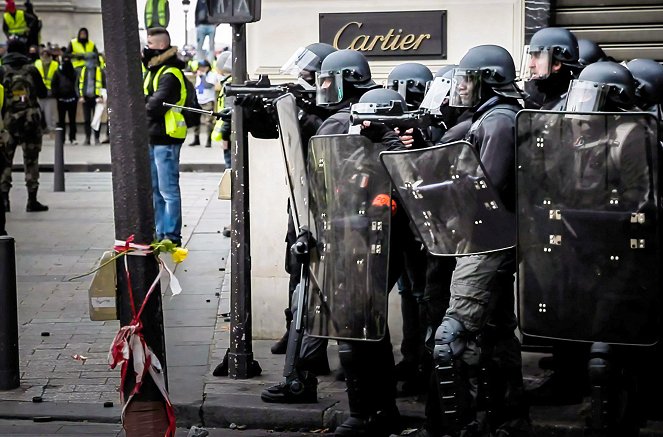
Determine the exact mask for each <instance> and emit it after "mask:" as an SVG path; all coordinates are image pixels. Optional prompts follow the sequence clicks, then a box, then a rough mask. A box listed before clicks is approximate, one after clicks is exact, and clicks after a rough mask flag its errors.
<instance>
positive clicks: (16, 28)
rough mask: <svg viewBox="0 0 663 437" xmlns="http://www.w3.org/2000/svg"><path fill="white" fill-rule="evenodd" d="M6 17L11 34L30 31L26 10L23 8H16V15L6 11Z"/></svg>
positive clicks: (21, 33)
mask: <svg viewBox="0 0 663 437" xmlns="http://www.w3.org/2000/svg"><path fill="white" fill-rule="evenodd" d="M4 17H5V23H7V28H8V29H9V34H10V35H25V34H26V33H28V32H29V31H30V28H29V27H28V22H27V21H25V12H24V11H22V10H21V9H17V10H16V16H12V14H10V13H9V12H5V15H4Z"/></svg>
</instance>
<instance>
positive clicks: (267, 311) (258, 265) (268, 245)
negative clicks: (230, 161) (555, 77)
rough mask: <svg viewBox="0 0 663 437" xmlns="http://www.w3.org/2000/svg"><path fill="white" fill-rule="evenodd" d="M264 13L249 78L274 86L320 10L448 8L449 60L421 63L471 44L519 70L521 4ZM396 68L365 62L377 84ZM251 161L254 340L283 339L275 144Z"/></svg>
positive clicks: (306, 4)
mask: <svg viewBox="0 0 663 437" xmlns="http://www.w3.org/2000/svg"><path fill="white" fill-rule="evenodd" d="M470 3H471V5H472V6H471V7H470V6H468V4H470ZM262 8H263V9H262V19H261V21H259V22H257V23H252V24H248V25H247V39H248V46H247V51H248V71H249V75H250V76H251V77H252V78H255V77H256V75H257V74H259V73H268V74H269V75H270V77H272V78H274V79H277V80H279V79H282V80H285V79H287V78H286V77H283V76H280V75H279V73H278V70H279V67H280V66H281V65H282V64H283V63H284V62H285V61H286V60H287V59H288V57H289V56H290V55H291V54H292V53H293V52H294V51H295V50H296V49H297V48H298V47H300V46H305V45H307V44H310V43H312V42H316V41H318V14H319V13H321V12H378V11H398V10H411V11H414V10H446V11H447V25H448V31H447V54H448V59H447V60H441V59H429V60H419V62H422V63H424V64H426V65H428V66H429V67H430V68H431V69H432V70H433V71H435V70H437V68H439V66H441V65H444V64H452V63H456V62H458V61H459V60H460V58H461V57H462V56H463V55H464V54H465V52H466V51H467V50H468V49H469V48H471V47H473V46H475V45H479V44H498V45H501V46H503V47H505V48H506V49H507V50H509V51H510V52H511V54H512V55H513V56H514V58H515V61H516V66H519V65H520V56H521V53H522V44H523V28H524V25H523V16H524V15H523V13H524V12H523V11H524V0H473V1H471V2H469V1H467V0H454V1H430V0H429V1H423V0H412V1H408V2H402V1H394V0H381V1H375V0H365V1H362V2H356V1H350V0H336V1H329V0H327V1H324V2H323V1H319V0H263V2H262ZM400 62H403V61H402V60H396V61H394V60H391V61H380V62H371V68H372V71H373V75H374V78H375V80H376V81H380V80H382V79H384V78H386V76H387V75H388V73H389V71H390V70H391V68H393V66H395V65H397V64H398V63H400ZM250 155H251V156H250V166H251V178H250V184H251V188H250V193H251V204H250V205H251V241H252V245H251V255H252V287H253V289H252V292H253V334H254V337H255V338H277V337H279V336H280V335H282V334H283V328H284V316H283V308H285V307H286V306H287V286H288V279H287V276H286V274H285V272H284V270H283V257H284V250H285V245H284V241H283V240H284V237H285V231H286V225H287V214H286V199H287V188H286V185H285V177H284V173H283V164H282V157H281V155H280V149H279V145H278V140H274V141H269V140H260V141H257V140H254V139H252V140H251V145H250ZM391 301H392V304H391V305H390V307H391V311H392V313H395V314H392V316H391V317H390V319H392V321H393V320H397V319H398V317H396V315H397V314H398V311H399V310H398V299H391ZM394 318H395V319H394Z"/></svg>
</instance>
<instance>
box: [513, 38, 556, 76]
mask: <svg viewBox="0 0 663 437" xmlns="http://www.w3.org/2000/svg"><path fill="white" fill-rule="evenodd" d="M552 60H553V58H552V52H551V51H550V50H549V49H545V48H532V47H530V46H525V50H524V52H523V58H522V62H521V66H520V76H521V79H522V80H523V81H525V82H527V81H530V80H542V79H547V78H548V77H549V76H550V73H552Z"/></svg>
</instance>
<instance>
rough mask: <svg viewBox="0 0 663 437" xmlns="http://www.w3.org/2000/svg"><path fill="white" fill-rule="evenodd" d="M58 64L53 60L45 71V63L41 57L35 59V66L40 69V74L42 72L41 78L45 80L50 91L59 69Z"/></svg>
mask: <svg viewBox="0 0 663 437" xmlns="http://www.w3.org/2000/svg"><path fill="white" fill-rule="evenodd" d="M58 65H59V64H58V63H57V62H56V61H51V62H50V64H48V71H47V72H45V73H44V63H43V62H42V61H41V59H37V60H36V61H35V67H37V70H39V74H41V78H42V79H43V80H44V85H46V88H48V90H49V91H50V90H51V81H52V80H53V75H54V74H55V72H56V71H57V70H58Z"/></svg>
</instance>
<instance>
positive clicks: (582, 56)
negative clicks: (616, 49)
mask: <svg viewBox="0 0 663 437" xmlns="http://www.w3.org/2000/svg"><path fill="white" fill-rule="evenodd" d="M578 51H579V56H578V63H579V64H580V65H582V66H583V67H586V66H588V65H590V64H593V63H594V62H601V61H607V60H608V56H606V54H605V52H604V51H603V49H602V48H601V47H599V45H598V44H596V43H595V42H594V41H590V40H588V39H579V40H578Z"/></svg>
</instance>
